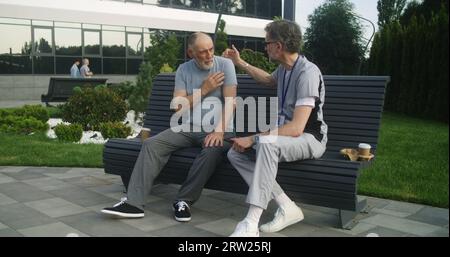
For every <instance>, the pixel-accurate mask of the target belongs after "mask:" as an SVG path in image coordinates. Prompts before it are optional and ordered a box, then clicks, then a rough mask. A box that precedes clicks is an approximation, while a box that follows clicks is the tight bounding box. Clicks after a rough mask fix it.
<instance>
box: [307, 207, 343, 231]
mask: <svg viewBox="0 0 450 257" xmlns="http://www.w3.org/2000/svg"><path fill="white" fill-rule="evenodd" d="M303 214H304V215H305V219H304V220H303V222H305V223H307V224H310V225H313V226H318V227H332V228H337V227H338V224H339V217H338V216H337V215H335V214H330V213H323V212H318V211H312V210H309V209H303Z"/></svg>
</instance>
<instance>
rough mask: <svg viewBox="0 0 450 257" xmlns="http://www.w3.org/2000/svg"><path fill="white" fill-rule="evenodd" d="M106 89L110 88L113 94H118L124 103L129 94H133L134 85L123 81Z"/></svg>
mask: <svg viewBox="0 0 450 257" xmlns="http://www.w3.org/2000/svg"><path fill="white" fill-rule="evenodd" d="M108 88H110V89H111V90H112V91H113V92H115V93H116V94H118V95H119V96H120V97H121V98H122V99H123V100H124V101H126V100H128V99H129V98H130V95H131V93H133V89H134V84H133V82H131V81H125V82H122V83H119V84H112V85H109V86H108Z"/></svg>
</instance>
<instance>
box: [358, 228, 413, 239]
mask: <svg viewBox="0 0 450 257" xmlns="http://www.w3.org/2000/svg"><path fill="white" fill-rule="evenodd" d="M369 234H374V235H378V236H379V237H403V236H406V235H407V233H405V232H402V231H398V230H394V229H390V228H385V227H375V228H372V229H369V230H367V231H365V232H362V233H360V234H358V236H359V237H367V235H369Z"/></svg>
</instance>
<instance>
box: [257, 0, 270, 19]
mask: <svg viewBox="0 0 450 257" xmlns="http://www.w3.org/2000/svg"><path fill="white" fill-rule="evenodd" d="M269 12H270V1H267V0H258V1H256V16H258V17H261V18H268V17H269Z"/></svg>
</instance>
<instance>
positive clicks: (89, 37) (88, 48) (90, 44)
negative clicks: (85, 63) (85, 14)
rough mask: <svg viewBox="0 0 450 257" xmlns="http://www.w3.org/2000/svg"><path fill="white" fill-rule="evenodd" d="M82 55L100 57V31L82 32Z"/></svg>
mask: <svg viewBox="0 0 450 257" xmlns="http://www.w3.org/2000/svg"><path fill="white" fill-rule="evenodd" d="M84 54H85V55H100V31H84Z"/></svg>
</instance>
